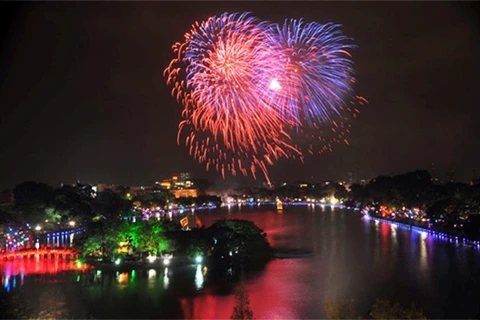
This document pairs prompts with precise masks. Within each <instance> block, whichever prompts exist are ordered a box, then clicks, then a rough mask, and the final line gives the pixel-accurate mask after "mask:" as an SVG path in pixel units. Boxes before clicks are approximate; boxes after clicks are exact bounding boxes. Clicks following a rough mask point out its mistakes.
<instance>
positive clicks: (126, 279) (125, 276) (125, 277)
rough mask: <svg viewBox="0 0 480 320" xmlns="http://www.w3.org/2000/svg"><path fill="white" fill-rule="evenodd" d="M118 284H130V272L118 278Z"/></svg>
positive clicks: (121, 274)
mask: <svg viewBox="0 0 480 320" xmlns="http://www.w3.org/2000/svg"><path fill="white" fill-rule="evenodd" d="M117 281H118V283H127V282H128V272H122V273H120V274H119V275H118V277H117Z"/></svg>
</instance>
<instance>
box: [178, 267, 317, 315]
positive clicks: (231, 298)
mask: <svg viewBox="0 0 480 320" xmlns="http://www.w3.org/2000/svg"><path fill="white" fill-rule="evenodd" d="M285 263H288V264H289V270H290V271H291V272H288V274H285V265H284V264H285ZM282 264H283V265H282ZM305 267H306V265H305V260H283V261H279V260H274V261H272V262H270V263H269V264H268V265H267V270H266V272H267V273H268V274H269V276H268V277H259V278H255V279H253V280H252V281H247V282H246V283H245V288H246V289H247V291H248V296H249V298H250V307H251V309H252V311H253V314H254V317H255V318H257V319H299V317H300V314H298V311H299V308H298V301H299V299H300V300H301V299H302V297H304V296H305V294H304V293H305V292H308V290H307V288H306V286H308V282H303V281H298V280H299V279H297V276H300V275H301V274H302V273H304V272H305V271H306V270H305ZM296 275H297V276H296ZM180 302H181V306H182V310H183V316H184V319H229V318H230V316H231V315H232V311H233V307H234V306H235V292H233V293H232V294H230V295H226V296H219V295H213V294H209V293H205V294H202V295H198V296H195V297H192V298H183V299H181V300H180Z"/></svg>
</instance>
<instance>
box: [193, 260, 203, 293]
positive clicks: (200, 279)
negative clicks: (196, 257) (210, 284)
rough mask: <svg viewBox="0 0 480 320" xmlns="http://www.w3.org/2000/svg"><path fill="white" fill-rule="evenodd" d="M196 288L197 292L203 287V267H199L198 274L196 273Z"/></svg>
mask: <svg viewBox="0 0 480 320" xmlns="http://www.w3.org/2000/svg"><path fill="white" fill-rule="evenodd" d="M195 286H196V287H197V290H200V289H202V287H203V273H202V266H201V265H197V272H195Z"/></svg>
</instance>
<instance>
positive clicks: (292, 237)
mask: <svg viewBox="0 0 480 320" xmlns="http://www.w3.org/2000/svg"><path fill="white" fill-rule="evenodd" d="M197 214H198V216H199V217H200V218H201V219H202V221H203V222H204V224H205V225H207V226H208V225H210V224H211V223H213V222H214V221H215V220H217V219H221V218H224V217H226V218H238V219H248V220H252V221H254V222H255V223H256V224H257V225H258V226H260V227H261V228H262V229H264V230H265V231H266V232H267V237H268V240H269V241H270V243H271V244H272V245H273V246H274V247H275V248H280V249H289V248H290V249H304V250H309V251H311V252H313V255H312V256H310V257H304V258H296V259H278V260H274V261H272V262H270V263H269V264H268V265H267V266H266V268H265V269H264V270H263V271H260V272H258V273H256V274H254V275H251V276H249V277H248V278H247V279H246V288H247V290H248V292H249V295H250V299H251V307H252V310H253V312H254V316H255V317H256V318H257V319H262V318H268V319H300V318H301V319H318V318H325V312H324V308H323V301H324V299H326V298H328V299H337V298H343V297H353V298H355V303H356V307H357V311H358V313H359V314H361V315H364V314H366V312H367V310H368V309H369V308H370V307H371V305H372V303H373V302H374V300H375V299H376V298H387V299H390V300H392V301H398V302H400V303H402V304H410V303H415V304H416V305H417V306H419V307H421V308H423V309H424V310H425V311H426V313H427V315H428V316H429V317H430V318H478V316H479V315H480V312H479V311H480V307H479V306H480V286H479V283H480V270H479V268H478V266H479V262H480V251H479V250H472V249H470V248H465V247H464V248H461V247H458V246H456V245H454V244H451V243H448V242H446V241H442V240H439V239H435V238H431V237H428V236H426V235H422V234H420V233H416V232H410V231H408V230H404V229H396V228H395V227H394V226H392V225H388V224H382V223H379V222H374V221H368V220H365V219H363V218H361V216H360V215H359V214H358V213H356V212H353V211H348V210H342V209H338V208H336V209H334V208H332V209H330V208H329V207H284V210H283V212H277V211H276V210H275V208H273V207H272V208H258V207H245V206H243V207H241V208H237V207H232V208H230V209H228V208H224V209H221V210H215V211H202V212H197ZM39 263H40V264H39ZM41 263H42V262H33V261H32V262H30V264H33V266H29V267H28V266H27V267H25V266H24V267H23V269H22V267H18V266H17V267H15V268H16V269H15V268H14V267H12V264H11V263H10V264H5V263H3V264H0V267H1V268H2V272H3V275H2V288H3V289H0V292H1V294H2V295H3V296H5V297H6V298H8V299H10V300H12V299H13V297H15V296H18V297H17V298H16V301H18V300H19V299H20V300H21V301H28V302H29V304H30V309H32V310H34V311H32V312H34V313H35V312H37V313H38V311H39V310H45V309H46V308H47V309H48V308H50V309H51V308H54V307H55V304H53V303H51V302H52V301H56V302H57V304H60V307H58V306H57V307H58V308H60V309H61V310H62V312H64V313H63V314H67V313H66V312H68V315H69V316H72V317H82V316H83V317H84V316H87V315H90V316H92V317H94V318H137V319H138V318H188V319H199V318H200V319H207V318H208V319H212V318H215V319H226V318H229V317H230V315H231V313H232V309H233V306H234V303H235V300H234V294H233V292H232V286H234V284H232V283H224V284H218V283H210V282H209V279H211V276H212V275H211V274H209V271H208V270H206V268H204V266H196V265H193V264H192V265H190V266H182V267H180V266H169V268H168V269H165V268H164V267H163V266H161V265H160V264H158V265H155V266H154V268H146V269H144V270H141V269H137V270H134V271H128V272H115V271H105V270H104V271H100V270H91V271H88V272H84V271H81V270H76V266H75V265H74V264H73V263H70V264H69V263H63V264H62V263H60V262H47V264H55V263H56V266H57V267H56V268H57V269H55V268H54V267H53V266H51V265H49V266H44V267H42V264H41ZM43 263H44V264H45V262H43ZM42 268H44V269H45V270H50V271H51V270H54V271H55V270H56V271H58V272H57V273H54V274H52V273H51V272H50V273H47V272H43V269H42ZM68 269H69V270H70V271H62V272H59V270H68ZM22 270H23V271H22ZM15 273H16V275H15ZM7 276H8V278H9V279H8V285H6V283H7V282H6V281H5V279H6V277H7ZM13 279H15V285H13ZM7 288H8V290H7ZM7 291H8V292H7ZM40 293H41V294H40ZM42 299H43V300H42ZM17 303H18V302H17ZM50 309H48V310H50ZM54 311H55V310H54ZM52 312H53V311H52Z"/></svg>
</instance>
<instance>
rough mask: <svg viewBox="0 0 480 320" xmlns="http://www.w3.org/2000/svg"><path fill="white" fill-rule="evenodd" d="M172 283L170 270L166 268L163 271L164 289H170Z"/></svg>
mask: <svg viewBox="0 0 480 320" xmlns="http://www.w3.org/2000/svg"><path fill="white" fill-rule="evenodd" d="M169 283H170V280H169V278H168V268H165V270H164V271H163V287H164V288H165V289H168V284H169Z"/></svg>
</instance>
